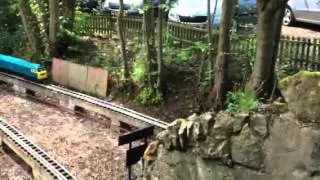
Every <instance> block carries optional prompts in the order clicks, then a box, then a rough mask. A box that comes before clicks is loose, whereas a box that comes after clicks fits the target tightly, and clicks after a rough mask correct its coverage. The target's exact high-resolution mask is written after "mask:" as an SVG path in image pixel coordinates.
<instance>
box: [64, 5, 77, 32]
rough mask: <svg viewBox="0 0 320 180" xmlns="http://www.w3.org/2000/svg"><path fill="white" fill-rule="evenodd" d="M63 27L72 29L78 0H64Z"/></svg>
mask: <svg viewBox="0 0 320 180" xmlns="http://www.w3.org/2000/svg"><path fill="white" fill-rule="evenodd" d="M62 7H63V19H64V21H65V22H64V23H63V28H64V29H67V30H72V28H73V22H74V16H75V8H76V0H63V1H62Z"/></svg>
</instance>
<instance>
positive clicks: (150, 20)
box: [143, 0, 157, 89]
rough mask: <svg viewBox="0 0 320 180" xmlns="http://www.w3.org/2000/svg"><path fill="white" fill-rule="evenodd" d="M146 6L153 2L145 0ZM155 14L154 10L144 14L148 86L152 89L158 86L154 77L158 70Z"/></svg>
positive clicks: (151, 9)
mask: <svg viewBox="0 0 320 180" xmlns="http://www.w3.org/2000/svg"><path fill="white" fill-rule="evenodd" d="M143 3H144V5H145V6H150V5H152V1H151V0H144V1H143ZM154 35H155V33H154V13H153V8H148V9H147V10H146V11H145V12H144V13H143V37H144V42H145V47H146V53H147V62H146V70H147V71H146V72H147V77H148V85H149V87H151V88H153V89H154V88H155V86H156V79H155V77H154V75H155V72H156V71H157V69H156V64H155V62H156V60H155V59H154V57H155V46H154V45H155V37H154Z"/></svg>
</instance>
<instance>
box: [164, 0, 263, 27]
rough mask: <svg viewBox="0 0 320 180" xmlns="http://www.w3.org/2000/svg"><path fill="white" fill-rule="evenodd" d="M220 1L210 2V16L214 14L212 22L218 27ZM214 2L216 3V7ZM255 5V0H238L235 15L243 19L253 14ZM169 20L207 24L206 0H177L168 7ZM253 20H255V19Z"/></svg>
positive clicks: (220, 8)
mask: <svg viewBox="0 0 320 180" xmlns="http://www.w3.org/2000/svg"><path fill="white" fill-rule="evenodd" d="M222 1H223V0H217V2H216V1H212V2H211V7H210V9H211V10H212V12H211V14H212V16H213V15H214V17H213V18H212V24H213V25H214V26H215V27H219V26H220V23H221V14H222ZM215 4H217V7H216V8H215ZM256 6H257V3H256V0H239V5H238V8H237V10H236V13H235V16H237V17H239V18H240V19H244V18H245V17H248V16H249V15H250V16H251V15H253V16H255V15H256V11H257V7H256ZM169 20H170V21H174V22H182V23H188V24H191V25H195V26H199V25H205V24H207V21H208V16H207V0H198V1H194V0H179V1H178V2H177V3H176V4H175V5H174V7H173V8H172V9H170V11H169ZM253 21H256V19H254V20H253Z"/></svg>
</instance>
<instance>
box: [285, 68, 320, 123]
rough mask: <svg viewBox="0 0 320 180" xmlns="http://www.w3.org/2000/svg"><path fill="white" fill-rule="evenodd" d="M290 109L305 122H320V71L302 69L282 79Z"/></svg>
mask: <svg viewBox="0 0 320 180" xmlns="http://www.w3.org/2000/svg"><path fill="white" fill-rule="evenodd" d="M280 89H281V92H282V94H283V96H284V97H285V100H286V102H287V103H288V108H289V110H290V111H291V112H292V113H294V114H295V115H296V116H297V117H298V118H299V120H301V121H304V122H320V72H307V71H301V72H299V73H297V74H295V75H293V76H289V77H287V78H285V79H283V80H281V81H280Z"/></svg>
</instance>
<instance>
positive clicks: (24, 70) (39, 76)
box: [0, 54, 47, 81]
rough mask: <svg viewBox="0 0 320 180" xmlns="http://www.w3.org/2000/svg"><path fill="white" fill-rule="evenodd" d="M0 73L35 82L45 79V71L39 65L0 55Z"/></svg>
mask: <svg viewBox="0 0 320 180" xmlns="http://www.w3.org/2000/svg"><path fill="white" fill-rule="evenodd" d="M0 71H5V72H8V73H13V74H16V75H19V76H21V77H23V78H27V79H31V80H35V81H43V80H45V79H47V71H46V70H45V69H44V68H43V67H42V66H41V65H39V64H34V63H31V62H28V61H26V60H23V59H20V58H16V57H12V56H7V55H4V54H0Z"/></svg>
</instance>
